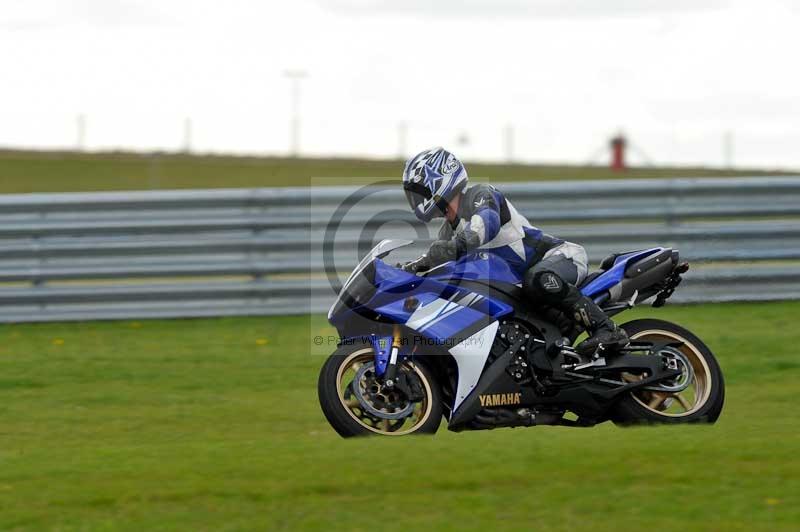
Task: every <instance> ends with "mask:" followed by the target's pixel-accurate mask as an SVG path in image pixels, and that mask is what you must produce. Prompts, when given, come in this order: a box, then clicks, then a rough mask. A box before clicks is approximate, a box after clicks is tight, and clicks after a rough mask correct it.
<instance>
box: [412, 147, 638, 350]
mask: <svg viewBox="0 0 800 532" xmlns="http://www.w3.org/2000/svg"><path fill="white" fill-rule="evenodd" d="M467 183H468V177H467V170H466V168H465V167H464V165H463V164H462V163H461V161H459V160H458V159H457V158H456V157H455V155H453V154H452V153H450V152H448V151H446V150H444V149H443V148H440V147H438V148H433V149H429V150H425V151H423V152H421V153H419V154H417V155H415V156H414V157H412V158H411V159H409V160H408V161H407V162H406V166H405V170H404V171H403V189H404V190H405V194H406V198H407V199H408V204H409V205H410V207H411V209H412V210H413V211H414V214H415V215H416V216H417V218H418V219H419V220H421V221H422V222H429V221H431V220H432V219H433V218H439V217H444V218H445V221H444V223H443V225H442V228H441V229H440V231H439V236H438V239H437V240H436V241H435V242H434V243H433V244H432V245H431V246H430V248H429V249H428V252H427V253H426V254H425V255H423V256H422V257H420V258H419V259H417V260H416V261H412V262H409V263H407V264H406V265H404V266H403V268H404V269H405V270H406V271H411V272H413V273H416V272H419V271H425V270H427V269H430V268H432V267H435V266H437V265H439V264H442V263H444V262H447V261H451V260H456V259H458V258H459V257H461V256H463V255H464V254H466V253H468V252H470V251H473V250H475V249H480V250H483V251H486V252H491V253H495V254H496V255H498V256H500V257H501V258H503V259H504V260H505V261H506V262H507V263H508V264H509V266H510V267H511V268H512V269H514V270H515V271H517V272H518V273H520V274H521V277H522V279H523V282H522V289H523V292H524V294H525V295H526V296H527V297H529V298H530V299H531V300H532V301H535V302H543V303H545V304H546V305H549V306H551V307H554V308H556V309H558V310H560V311H561V312H562V313H563V314H564V315H565V316H566V317H567V318H568V319H570V320H573V321H574V322H575V323H577V324H580V325H581V326H583V327H584V328H585V329H586V330H587V331H588V333H589V334H590V337H589V338H588V339H586V340H584V341H583V342H581V343H580V344H579V345H578V346H577V347H576V351H577V352H578V353H580V354H583V355H588V354H592V353H594V352H595V351H596V350H597V349H598V347H600V346H601V345H602V346H604V347H610V348H613V347H620V346H624V345H626V344H627V343H628V337H627V335H626V334H625V331H624V330H622V329H620V328H619V327H617V326H616V325H615V324H614V322H613V321H611V319H610V318H609V317H608V316H607V315H606V314H605V312H603V310H602V309H600V307H598V306H597V304H596V303H595V302H594V301H593V300H592V299H591V298H589V297H587V296H585V295H583V294H581V292H580V290H578V288H577V285H579V284H580V283H581V281H583V280H584V279H585V278H586V275H587V273H588V257H587V255H586V251H585V250H584V249H583V247H582V246H579V245H578V244H574V243H572V242H566V241H564V240H561V239H559V238H555V237H552V236H550V235H547V234H545V233H543V232H542V231H540V230H539V229H537V228H536V227H533V226H532V225H531V223H530V222H529V221H528V220H527V219H526V218H525V217H524V216H522V215H521V214H519V213H518V212H517V210H516V209H515V208H514V206H513V205H512V204H511V202H509V201H508V200H507V199H506V198H505V197H504V196H503V194H502V193H501V192H500V191H498V190H497V189H495V188H494V187H492V186H491V185H485V184H478V185H473V186H471V187H467Z"/></svg>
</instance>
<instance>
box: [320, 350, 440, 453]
mask: <svg viewBox="0 0 800 532" xmlns="http://www.w3.org/2000/svg"><path fill="white" fill-rule="evenodd" d="M373 353H374V352H373V349H372V347H371V346H370V345H364V344H358V345H348V346H341V347H339V348H338V349H337V350H336V351H335V352H334V353H333V354H332V355H331V356H330V357H329V358H328V360H327V361H326V362H325V364H324V365H323V366H322V369H321V370H320V374H319V382H318V384H317V392H318V395H319V404H320V406H321V407H322V412H323V413H324V414H325V418H326V419H327V420H328V423H330V425H331V427H333V429H334V430H335V431H336V432H338V433H339V435H340V436H342V437H344V438H349V437H353V436H368V435H375V434H377V435H382V436H405V435H409V434H434V433H435V432H436V431H437V430H438V428H439V424H440V423H441V420H442V398H441V391H440V389H439V385H438V383H437V382H436V379H435V377H434V376H433V373H431V371H430V370H429V369H428V368H427V367H426V366H425V365H424V363H423V362H421V361H416V360H415V361H403V362H401V363H399V365H398V375H399V374H400V373H402V372H408V373H410V374H412V376H413V378H417V379H419V382H420V384H421V386H422V390H423V398H422V400H420V401H416V402H413V403H410V404H409V402H408V401H406V402H405V406H406V407H407V408H411V412H410V413H409V414H408V415H407V416H405V417H403V418H400V419H389V418H390V417H391V416H392V414H393V412H390V410H391V408H389V409H386V414H384V415H386V416H387V417H386V418H384V417H380V415H381V414H383V413H382V412H377V410H380V408H377V409H376V408H375V405H371V406H372V408H373V412H369V411H368V410H367V408H365V405H364V404H363V403H362V402H361V401H359V399H358V397H357V396H356V395H355V392H354V391H353V388H352V387H353V386H360V387H361V388H359V393H360V392H361V389H362V388H364V387H365V383H364V382H363V381H364V379H365V378H368V377H369V372H368V371H367V372H363V371H360V370H361V369H362V368H363V367H364V366H365V365H366V366H369V365H370V364H372V363H373V360H374V354H373ZM366 369H367V370H369V368H368V367H367V368H366ZM357 380H358V382H356V381H357ZM367 384H368V386H369V387H370V388H371V387H373V386H377V387H380V384H379V383H376V382H374V381H371V382H369V383H367ZM377 391H378V392H382V390H380V389H378V390H377ZM390 393H395V394H396V393H399V392H397V391H392V392H390ZM361 399H362V401H363V400H365V399H364V395H363V394H362V395H361ZM400 400H401V401H402V398H400ZM377 406H379V407H380V406H381V405H377Z"/></svg>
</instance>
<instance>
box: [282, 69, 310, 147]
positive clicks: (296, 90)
mask: <svg viewBox="0 0 800 532" xmlns="http://www.w3.org/2000/svg"><path fill="white" fill-rule="evenodd" d="M283 75H284V76H286V77H287V78H288V79H289V81H290V82H291V85H292V110H291V113H292V114H291V118H290V119H289V139H290V144H289V146H290V148H289V150H290V151H289V153H290V154H291V155H292V157H297V155H298V154H299V152H300V80H302V79H304V78H305V77H306V76H307V74H306V72H305V71H303V70H285V71H284V72H283Z"/></svg>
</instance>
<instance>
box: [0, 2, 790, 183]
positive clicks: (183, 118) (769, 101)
mask: <svg viewBox="0 0 800 532" xmlns="http://www.w3.org/2000/svg"><path fill="white" fill-rule="evenodd" d="M798 24H800V8H798V6H797V3H796V2H793V1H791V0H785V1H780V0H776V1H770V2H767V3H753V2H748V1H736V0H693V1H684V0H675V1H671V2H660V1H657V0H639V1H628V0H610V1H606V2H592V1H589V0H571V1H568V2H560V1H553V0H536V1H525V0H498V1H494V2H489V1H480V0H477V1H470V2H462V1H449V0H438V1H437V2H425V1H418V0H409V1H406V2H393V1H390V0H315V1H311V0H300V1H293V2H252V1H245V0H232V1H230V2H226V3H225V8H224V9H221V8H220V5H219V3H218V2H211V1H203V0H200V1H190V0H185V1H182V0H170V1H166V2H147V1H136V0H112V1H107V0H80V1H67V0H28V1H22V0H8V1H6V2H4V7H3V17H2V20H0V47H2V49H3V50H5V52H6V53H4V54H3V57H2V71H1V72H0V83H2V86H3V98H2V101H0V145H2V146H6V147H16V148H37V149H58V150H63V149H79V150H88V151H107V150H126V151H184V152H197V153H226V154H247V155H309V156H337V157H340V156H350V157H353V156H356V157H369V158H404V157H406V156H408V155H410V154H411V153H412V152H416V151H419V150H420V149H421V148H422V147H426V146H430V145H439V144H441V145H445V146H448V147H450V148H451V149H452V150H454V151H456V152H457V153H459V155H461V157H463V158H465V159H467V160H475V161H509V160H510V161H519V162H527V163H532V162H539V163H553V162H557V163H571V164H587V163H595V164H598V163H603V162H605V159H604V156H605V149H604V147H605V144H606V142H607V140H608V139H609V138H611V137H612V136H613V135H615V134H617V133H618V132H620V131H622V132H624V133H625V134H626V135H627V136H628V138H629V139H630V140H631V143H632V146H633V147H634V148H636V149H635V150H633V151H632V152H631V156H632V161H634V162H636V163H638V164H639V165H645V164H658V165H662V166H664V165H680V166H686V165H690V166H710V167H718V168H725V167H731V166H742V167H763V168H797V167H798V166H800V155H798V150H797V149H796V147H797V146H798V144H800V128H798V119H799V118H800V106H798V102H797V94H798V93H800V74H798V72H797V69H794V68H791V64H793V55H792V54H793V51H794V50H796V49H797V48H798V46H799V45H800V42H798V40H799V39H800V37H798V35H797V32H796V31H794V30H795V28H796V27H797V26H798Z"/></svg>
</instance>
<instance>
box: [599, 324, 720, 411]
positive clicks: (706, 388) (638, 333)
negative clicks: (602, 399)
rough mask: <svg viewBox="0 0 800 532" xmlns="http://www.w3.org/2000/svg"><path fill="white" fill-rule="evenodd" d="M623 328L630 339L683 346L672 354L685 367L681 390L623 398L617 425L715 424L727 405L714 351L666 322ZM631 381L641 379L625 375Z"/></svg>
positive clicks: (625, 326)
mask: <svg viewBox="0 0 800 532" xmlns="http://www.w3.org/2000/svg"><path fill="white" fill-rule="evenodd" d="M621 327H622V328H623V329H624V330H625V332H626V333H628V337H629V338H630V339H631V340H638V341H641V342H653V343H656V344H664V343H675V344H680V345H678V346H677V347H674V348H670V349H674V351H672V353H673V354H674V356H675V357H676V358H677V359H679V360H680V361H681V364H682V365H683V366H684V367H685V370H686V371H685V372H684V375H682V377H681V378H683V379H684V381H683V382H676V383H674V384H677V385H679V386H676V388H682V389H681V390H680V391H675V392H669V391H653V390H646V389H639V390H636V391H633V392H630V393H629V394H627V395H626V396H624V397H622V398H621V399H620V401H619V403H618V404H617V406H616V409H615V416H614V422H615V423H617V424H618V425H633V424H642V423H668V424H669V423H714V422H715V421H716V420H717V418H718V417H719V415H720V414H721V413H722V406H723V404H724V402H725V381H724V379H723V378H722V370H721V369H720V367H719V364H718V363H717V360H716V358H715V357H714V355H713V353H712V352H711V350H710V349H709V348H708V346H706V345H705V344H704V343H703V342H702V341H701V340H700V339H699V338H698V337H697V336H695V335H694V334H692V333H691V332H689V331H687V330H686V329H684V328H683V327H680V326H679V325H675V324H674V323H670V322H668V321H663V320H654V319H643V320H634V321H631V322H628V323H625V324H622V325H621ZM622 378H623V380H626V381H628V382H631V381H633V380H636V379H640V378H641V376H633V375H628V374H623V376H622Z"/></svg>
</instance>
